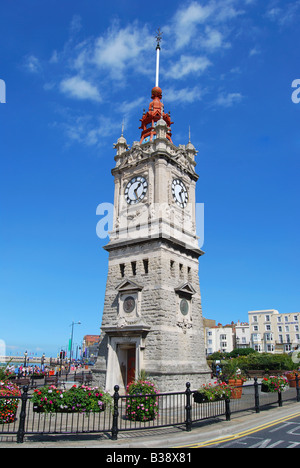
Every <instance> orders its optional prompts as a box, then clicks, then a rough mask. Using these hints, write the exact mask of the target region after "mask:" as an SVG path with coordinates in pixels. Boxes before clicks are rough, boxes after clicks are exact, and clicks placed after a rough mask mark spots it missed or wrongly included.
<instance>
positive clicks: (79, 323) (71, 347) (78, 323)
mask: <svg viewBox="0 0 300 468" xmlns="http://www.w3.org/2000/svg"><path fill="white" fill-rule="evenodd" d="M74 325H81V322H72V323H71V327H72V332H71V343H70V365H71V362H72V356H73V334H74Z"/></svg>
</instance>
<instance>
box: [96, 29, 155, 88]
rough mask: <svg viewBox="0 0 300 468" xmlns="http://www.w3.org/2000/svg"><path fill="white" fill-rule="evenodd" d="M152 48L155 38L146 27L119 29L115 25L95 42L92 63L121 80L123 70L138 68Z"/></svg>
mask: <svg viewBox="0 0 300 468" xmlns="http://www.w3.org/2000/svg"><path fill="white" fill-rule="evenodd" d="M151 47H153V49H154V38H153V37H152V36H150V35H149V33H148V31H147V28H146V27H145V26H144V27H143V28H139V27H138V25H137V24H136V23H135V24H134V25H130V26H127V27H126V28H123V29H122V28H121V29H118V27H117V25H116V24H114V25H113V26H112V28H111V29H110V30H109V31H108V33H107V34H106V35H105V36H100V37H98V38H97V39H96V40H95V44H94V47H93V52H92V57H91V62H92V63H94V64H95V65H96V67H98V68H106V69H108V70H109V71H110V73H111V74H112V75H113V77H114V78H120V79H121V78H123V73H122V71H123V69H125V68H127V69H128V68H129V67H134V66H136V65H137V64H138V63H139V61H140V60H141V59H142V56H145V54H144V52H145V51H146V50H147V49H148V50H149V49H150V48H151Z"/></svg>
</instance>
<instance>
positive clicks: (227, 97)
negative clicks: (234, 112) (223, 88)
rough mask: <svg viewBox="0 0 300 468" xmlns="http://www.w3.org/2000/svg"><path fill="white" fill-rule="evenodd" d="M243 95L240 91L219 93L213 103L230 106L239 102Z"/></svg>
mask: <svg viewBox="0 0 300 468" xmlns="http://www.w3.org/2000/svg"><path fill="white" fill-rule="evenodd" d="M242 99H243V95H242V94H241V93H228V94H224V93H221V94H219V96H218V97H217V99H216V100H215V101H214V104H215V105H217V106H222V107H232V106H233V105H234V104H237V103H239V102H241V100H242Z"/></svg>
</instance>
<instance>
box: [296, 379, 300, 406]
mask: <svg viewBox="0 0 300 468" xmlns="http://www.w3.org/2000/svg"><path fill="white" fill-rule="evenodd" d="M295 379H296V392H297V403H299V402H300V382H299V376H298V374H297V373H296V374H295Z"/></svg>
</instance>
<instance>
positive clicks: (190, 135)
mask: <svg viewBox="0 0 300 468" xmlns="http://www.w3.org/2000/svg"><path fill="white" fill-rule="evenodd" d="M189 143H191V126H190V125H189Z"/></svg>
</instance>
